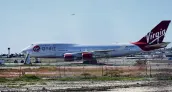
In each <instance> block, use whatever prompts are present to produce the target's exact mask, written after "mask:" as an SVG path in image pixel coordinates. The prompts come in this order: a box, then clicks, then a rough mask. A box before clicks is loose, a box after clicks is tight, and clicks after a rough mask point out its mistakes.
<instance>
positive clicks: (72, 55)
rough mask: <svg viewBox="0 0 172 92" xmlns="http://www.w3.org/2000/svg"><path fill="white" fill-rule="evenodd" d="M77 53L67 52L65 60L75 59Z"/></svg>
mask: <svg viewBox="0 0 172 92" xmlns="http://www.w3.org/2000/svg"><path fill="white" fill-rule="evenodd" d="M74 60H75V55H74V54H72V53H65V54H64V61H74Z"/></svg>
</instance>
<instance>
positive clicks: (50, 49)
mask: <svg viewBox="0 0 172 92" xmlns="http://www.w3.org/2000/svg"><path fill="white" fill-rule="evenodd" d="M108 50H109V51H108ZM96 51H108V52H107V53H106V54H108V56H111V57H118V56H125V55H129V54H134V53H137V52H141V51H143V50H142V49H140V47H138V46H137V45H134V44H130V43H129V44H112V45H78V44H63V43H62V44H61V43H57V44H32V45H31V46H28V47H27V48H25V49H24V50H23V51H22V53H25V54H26V53H29V54H30V56H32V57H38V58H39V57H42V58H44V57H45V58H52V57H53V58H58V57H63V56H64V54H65V53H82V52H93V53H95V54H96V53H97V52H96Z"/></svg>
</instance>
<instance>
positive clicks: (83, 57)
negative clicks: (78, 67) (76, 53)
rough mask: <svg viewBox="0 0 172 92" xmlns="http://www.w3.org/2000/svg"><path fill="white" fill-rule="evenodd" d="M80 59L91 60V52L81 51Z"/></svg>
mask: <svg viewBox="0 0 172 92" xmlns="http://www.w3.org/2000/svg"><path fill="white" fill-rule="evenodd" d="M82 59H83V60H92V59H93V54H92V53H90V52H83V53H82Z"/></svg>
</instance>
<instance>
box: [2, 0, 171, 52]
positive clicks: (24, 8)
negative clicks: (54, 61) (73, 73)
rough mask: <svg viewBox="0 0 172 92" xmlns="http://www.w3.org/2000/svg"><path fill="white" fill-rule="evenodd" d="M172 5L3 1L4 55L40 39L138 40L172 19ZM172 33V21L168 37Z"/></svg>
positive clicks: (143, 0)
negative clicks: (8, 50) (159, 24)
mask: <svg viewBox="0 0 172 92" xmlns="http://www.w3.org/2000/svg"><path fill="white" fill-rule="evenodd" d="M171 9H172V0H0V39H1V40H0V41H1V45H0V54H1V53H7V48H8V47H10V48H11V53H19V52H20V51H21V50H22V49H23V48H25V47H27V46H28V45H30V44H32V43H39V42H41V43H42V42H48V43H77V44H103V45H104V44H112V43H116V42H123V43H125V42H135V41H138V40H139V39H141V38H142V37H143V36H145V35H146V34H147V33H148V32H149V31H150V30H151V29H152V28H153V27H154V26H156V25H157V24H158V23H159V22H160V21H162V20H171V19H172V12H171ZM171 34H172V24H170V25H169V27H168V31H167V33H166V37H165V39H164V41H169V42H172V36H171ZM169 46H172V45H171V44H170V45H169Z"/></svg>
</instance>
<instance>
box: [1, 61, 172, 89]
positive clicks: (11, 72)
mask: <svg viewBox="0 0 172 92" xmlns="http://www.w3.org/2000/svg"><path fill="white" fill-rule="evenodd" d="M131 61H132V62H130V61H124V60H120V59H119V61H118V59H117V60H115V62H113V60H109V62H108V63H111V66H109V65H103V66H98V65H84V66H83V65H79V66H77V65H68V66H59V65H58V66H56V65H51V66H48V65H47V66H8V67H7V66H1V67H0V77H1V78H2V77H5V78H19V77H20V76H22V75H25V74H26V75H27V74H32V75H36V76H38V77H41V78H50V79H51V78H60V77H64V78H65V77H71V78H72V77H79V76H81V75H82V74H84V73H87V74H89V76H97V77H98V76H110V77H112V78H113V77H114V76H116V77H117V76H123V77H143V78H144V79H142V80H138V81H137V80H125V81H124V80H120V81H118V80H116V81H114V80H111V81H94V80H89V81H88V80H85V81H59V80H48V81H46V80H41V81H31V82H26V81H12V82H5V83H4V82H2V83H0V90H1V91H54V92H56V91H62V92H63V91H65V92H66V91H69V92H70V91H112V92H113V91H119V92H126V91H128V92H129V91H136V92H145V91H151V92H155V91H159V92H163V91H166V90H168V91H171V90H172V89H171V88H170V87H171V85H172V84H171V80H167V81H166V80H156V78H157V77H156V76H157V75H158V74H160V75H165V74H167V75H166V76H165V78H167V77H170V76H171V66H172V65H171V61H160V60H159V61H156V62H155V61H152V62H150V63H149V64H148V65H134V63H133V62H135V61H134V60H131ZM102 62H104V61H102ZM53 63H54V62H53ZM61 63H62V62H61ZM113 63H114V65H113ZM126 63H127V65H126ZM129 63H132V64H129ZM115 64H116V66H115ZM120 65H121V66H120ZM114 73H115V75H114ZM155 77H156V78H155ZM170 78H171V77H170Z"/></svg>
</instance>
